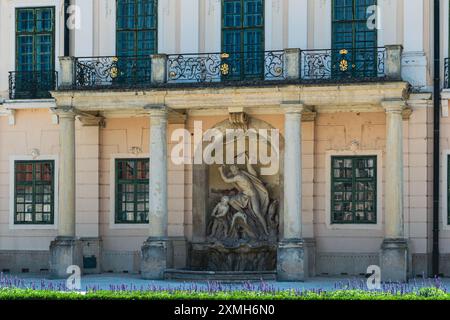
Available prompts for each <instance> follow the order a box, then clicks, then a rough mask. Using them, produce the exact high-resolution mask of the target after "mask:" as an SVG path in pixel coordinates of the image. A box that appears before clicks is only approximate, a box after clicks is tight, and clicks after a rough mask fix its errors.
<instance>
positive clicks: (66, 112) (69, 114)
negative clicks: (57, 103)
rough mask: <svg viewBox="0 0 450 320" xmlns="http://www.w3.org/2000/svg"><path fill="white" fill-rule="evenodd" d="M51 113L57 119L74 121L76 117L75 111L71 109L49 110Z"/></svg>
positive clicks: (58, 108)
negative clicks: (71, 119)
mask: <svg viewBox="0 0 450 320" xmlns="http://www.w3.org/2000/svg"><path fill="white" fill-rule="evenodd" d="M51 111H52V112H53V113H54V114H56V115H57V116H58V117H59V118H69V119H70V118H73V119H74V120H75V117H76V115H77V111H76V110H75V108H73V107H57V108H51Z"/></svg>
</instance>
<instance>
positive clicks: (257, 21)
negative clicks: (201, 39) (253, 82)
mask: <svg viewBox="0 0 450 320" xmlns="http://www.w3.org/2000/svg"><path fill="white" fill-rule="evenodd" d="M222 52H223V53H226V54H228V55H229V58H228V59H227V64H228V65H229V67H230V68H229V74H228V75H227V78H228V79H251V78H263V77H264V0H222Z"/></svg>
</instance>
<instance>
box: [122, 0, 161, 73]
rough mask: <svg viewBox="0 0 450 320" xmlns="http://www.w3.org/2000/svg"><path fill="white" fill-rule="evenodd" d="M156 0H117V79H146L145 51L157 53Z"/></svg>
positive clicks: (147, 53) (147, 55) (147, 69)
mask: <svg viewBox="0 0 450 320" xmlns="http://www.w3.org/2000/svg"><path fill="white" fill-rule="evenodd" d="M157 3H158V2H157V0H117V2H116V4H117V30H116V55H117V56H118V57H119V60H118V62H117V65H118V67H119V70H120V74H119V79H118V80H119V81H120V80H122V81H130V80H132V81H135V82H145V81H150V74H151V62H150V59H149V55H151V54H155V53H157V34H158V32H157V26H158V22H157V12H158V4H157Z"/></svg>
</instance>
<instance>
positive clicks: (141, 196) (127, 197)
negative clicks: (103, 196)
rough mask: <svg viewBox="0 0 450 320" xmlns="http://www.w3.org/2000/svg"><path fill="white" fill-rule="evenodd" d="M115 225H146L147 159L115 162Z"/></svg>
mask: <svg viewBox="0 0 450 320" xmlns="http://www.w3.org/2000/svg"><path fill="white" fill-rule="evenodd" d="M115 170H116V219H115V220H116V223H119V224H120V223H148V211H149V159H117V160H116V168H115Z"/></svg>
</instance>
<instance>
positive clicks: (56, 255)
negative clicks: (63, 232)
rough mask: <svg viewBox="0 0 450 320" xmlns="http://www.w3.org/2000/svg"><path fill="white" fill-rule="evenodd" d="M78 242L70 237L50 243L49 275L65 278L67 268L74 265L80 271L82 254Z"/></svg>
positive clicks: (58, 238) (80, 245) (80, 244)
mask: <svg viewBox="0 0 450 320" xmlns="http://www.w3.org/2000/svg"><path fill="white" fill-rule="evenodd" d="M82 250H83V249H82V243H81V241H80V240H78V239H76V238H72V237H57V238H56V239H55V240H53V241H52V242H51V243H50V275H51V276H52V277H53V278H57V279H63V278H67V276H68V274H67V268H68V267H69V266H72V265H76V266H78V267H80V269H82V266H83V259H82V256H83V253H82Z"/></svg>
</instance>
